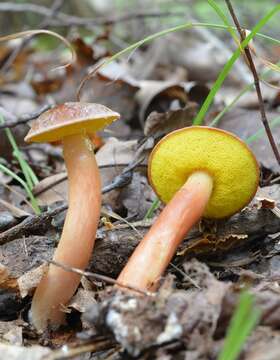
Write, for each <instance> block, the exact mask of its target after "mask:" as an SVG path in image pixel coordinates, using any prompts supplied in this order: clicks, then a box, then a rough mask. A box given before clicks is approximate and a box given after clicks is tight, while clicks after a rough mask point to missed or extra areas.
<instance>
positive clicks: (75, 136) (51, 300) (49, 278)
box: [25, 102, 119, 330]
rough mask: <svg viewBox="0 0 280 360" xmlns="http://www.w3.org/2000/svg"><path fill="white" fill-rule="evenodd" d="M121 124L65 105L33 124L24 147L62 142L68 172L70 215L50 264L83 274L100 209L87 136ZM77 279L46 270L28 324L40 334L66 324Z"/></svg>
mask: <svg viewBox="0 0 280 360" xmlns="http://www.w3.org/2000/svg"><path fill="white" fill-rule="evenodd" d="M118 118H119V114H118V113H116V112H113V111H112V110H110V109H108V108H107V107H105V106H103V105H99V104H89V103H80V102H76V103H65V104H62V105H58V106H56V107H55V108H53V109H51V110H48V111H46V112H45V113H43V114H42V115H41V116H40V117H39V118H38V119H37V120H35V121H34V122H33V124H32V127H31V129H30V131H29V133H28V134H27V136H26V138H25V140H26V141H27V142H54V141H62V144H63V154H64V159H65V163H66V167H67V172H68V188H69V190H68V195H69V199H68V203H69V207H68V211H67V215H66V219H65V223H64V227H63V231H62V235H61V239H60V241H59V244H58V247H57V249H56V251H55V254H54V260H55V261H58V262H60V263H63V264H65V265H68V266H71V267H77V268H80V269H85V267H86V266H87V265H88V261H89V258H90V256H91V253H92V249H93V246H94V241H95V233H96V229H97V226H98V221H99V216H100V207H101V184H100V175H99V170H98V166H97V163H96V160H95V155H94V149H93V146H92V143H91V141H90V139H89V136H90V135H92V134H93V133H95V132H96V131H98V130H101V129H102V128H104V127H105V126H107V125H109V124H110V123H111V122H113V121H114V120H116V119H118ZM79 282H80V276H79V275H77V274H74V273H72V272H67V271H65V270H63V269H62V268H59V267H56V266H54V265H50V266H49V268H48V270H47V273H46V274H45V275H44V276H43V279H42V280H41V282H40V284H39V285H38V287H37V289H36V291H35V295H34V297H33V300H32V306H31V321H32V323H33V324H34V326H35V327H36V328H37V329H38V330H44V329H45V328H46V327H47V325H59V324H61V323H63V322H64V319H65V313H64V312H63V309H62V306H63V305H66V304H67V303H68V301H69V300H70V299H71V297H72V295H73V294H74V292H75V291H76V289H77V287H78V285H79Z"/></svg>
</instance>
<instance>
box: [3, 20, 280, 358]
mask: <svg viewBox="0 0 280 360" xmlns="http://www.w3.org/2000/svg"><path fill="white" fill-rule="evenodd" d="M130 26H133V25H130ZM112 39H114V31H113V29H109V30H108V31H107V32H105V33H104V34H103V35H102V36H100V37H99V38H98V37H96V38H93V39H92V41H91V43H90V44H89V43H88V42H86V41H85V39H84V38H83V37H81V36H79V35H77V34H76V35H75V36H72V38H71V40H70V41H71V44H72V46H73V47H74V48H75V50H76V52H77V59H76V61H75V62H74V63H72V64H71V65H70V66H69V67H68V68H66V69H65V68H64V69H60V70H59V71H56V72H50V71H48V70H46V69H50V68H51V67H52V65H53V63H57V60H60V61H61V63H63V61H64V60H65V59H64V54H63V52H60V51H56V52H55V53H52V52H49V53H48V55H46V54H45V53H43V52H41V51H40V50H38V49H36V48H33V47H32V46H28V47H26V48H25V49H24V50H23V51H22V52H21V53H20V54H21V55H20V56H19V57H17V58H16V62H14V63H13V66H11V67H10V68H9V69H8V71H6V72H4V73H3V72H2V73H1V78H0V81H1V86H2V87H1V92H0V106H1V107H0V111H1V114H3V116H4V118H5V120H6V121H7V123H9V122H17V121H19V122H20V119H22V117H23V116H24V115H26V114H30V119H32V118H33V117H32V113H33V112H36V111H37V110H38V109H40V108H41V107H42V106H45V105H46V106H51V105H52V104H55V103H60V102H64V101H72V100H74V99H75V93H76V90H77V89H78V86H79V83H80V81H81V80H82V78H83V77H84V76H85V75H86V74H87V73H88V72H89V71H90V70H91V69H92V67H94V66H96V65H97V64H98V63H99V62H100V61H101V62H102V61H104V59H106V58H107V57H108V56H110V54H111V53H112V52H111V49H110V46H109V45H108V43H110V41H112V42H114V40H112ZM171 39H172V41H171ZM209 39H210V40H211V41H210V40H209ZM158 44H160V46H159V45H158ZM223 44H224V43H223V41H222V40H220V38H218V37H216V35H213V34H212V33H211V31H210V30H209V31H208V30H207V31H205V32H204V31H196V30H194V31H192V33H191V35H190V36H189V37H188V38H186V37H185V36H184V34H179V33H176V34H172V35H169V37H167V38H161V39H160V40H158V42H154V43H151V44H150V45H147V47H146V48H145V49H144V50H141V51H140V50H139V51H138V52H137V53H136V54H135V55H134V56H132V59H129V60H128V61H123V60H118V61H115V62H113V63H111V64H109V65H108V66H107V67H104V68H103V69H100V70H99V71H98V73H97V75H96V76H95V77H94V78H93V79H92V80H90V81H89V82H88V83H87V85H86V88H85V89H84V90H83V93H82V100H83V101H89V102H101V103H103V104H104V105H107V106H109V107H111V108H112V109H114V110H116V111H118V112H120V113H121V115H122V119H121V121H119V122H116V123H115V124H113V125H112V126H111V127H109V128H108V130H106V131H103V132H101V133H100V134H98V136H99V138H100V145H98V146H97V147H96V148H97V150H96V158H97V162H98V165H99V167H100V169H101V177H102V184H103V191H104V194H103V196H102V205H103V208H102V217H101V220H100V223H99V228H98V231H97V241H96V246H95V250H94V253H93V255H92V259H91V261H90V264H89V266H88V270H89V271H91V272H94V273H97V274H101V275H102V274H103V275H107V276H110V277H112V278H116V277H117V275H118V274H119V273H120V271H121V269H122V268H123V266H124V264H125V263H126V261H127V259H128V258H129V256H130V254H131V253H132V251H133V249H134V248H135V247H136V245H137V244H138V243H139V241H140V239H141V237H143V236H144V234H145V233H146V232H147V231H148V229H149V227H150V226H151V224H152V223H153V221H154V219H155V218H156V216H157V215H158V214H159V212H160V210H161V206H160V207H159V208H158V209H156V210H155V211H154V213H153V214H152V219H151V220H145V215H146V213H147V212H148V210H149V209H150V207H151V206H152V204H153V202H154V201H155V200H156V195H155V194H154V193H153V191H152V189H151V187H150V185H149V184H148V181H147V176H146V170H147V157H148V155H149V153H150V151H151V150H152V148H153V146H154V144H155V143H156V142H157V141H158V140H159V139H160V138H161V137H162V136H163V135H165V134H167V133H169V132H170V131H173V130H176V129H179V128H181V127H185V126H190V125H191V123H192V120H193V118H194V116H195V114H196V112H197V111H198V108H199V107H200V106H201V103H202V102H203V100H204V99H205V97H206V96H207V94H208V92H209V89H210V88H211V83H212V82H213V80H215V79H216V77H217V74H218V72H219V71H220V68H221V65H220V64H224V63H225V61H226V60H225V57H226V55H227V54H228V52H229V49H228V48H226V49H224V48H223V47H221V45H223ZM206 45H207V46H206ZM14 46H15V45H14V44H12V43H11V44H10V43H6V44H5V45H4V44H3V45H1V48H0V61H1V63H2V62H3V61H4V60H5V58H6V57H7V56H8V55H9V54H11V53H12V51H13V49H14ZM174 49H175V50H174ZM178 49H180V50H181V51H180V52H179V50H178ZM217 49H219V51H218V52H217ZM277 49H278V48H277ZM222 50H224V52H223V51H222ZM278 51H279V49H278ZM175 54H177V55H178V56H175ZM218 55H219V56H218ZM147 59H153V61H151V63H149V67H148V66H147V67H146V68H145V69H144V67H145V66H144V65H143V64H147ZM198 59H199V61H198ZM213 64H215V66H213ZM259 66H260V68H261V66H262V64H259ZM27 70H28V71H30V74H31V75H29V76H27V75H26V72H27ZM248 82H249V79H248V71H247V70H246V67H245V64H244V63H240V64H239V65H237V68H236V72H232V75H231V77H230V78H229V79H228V83H226V85H225V91H224V92H222V91H221V92H220V93H219V95H218V96H217V98H216V99H215V103H214V105H213V107H212V108H211V111H210V112H209V113H208V115H207V119H206V121H207V122H208V123H210V122H211V121H212V120H213V119H214V117H215V114H217V113H218V112H219V111H220V110H221V109H222V108H223V106H224V104H227V102H228V101H229V99H232V98H233V97H234V96H236V94H237V93H238V92H239V91H240V89H241V88H242V86H243V85H244V84H248ZM274 82H276V83H277V84H278V85H279V76H278V77H277V76H275V77H274ZM264 93H265V100H266V106H267V114H268V117H269V119H273V118H275V117H277V116H278V115H279V114H278V113H279V112H278V110H279V109H278V108H279V101H278V100H279V91H277V90H276V89H271V88H270V89H269V91H265V92H264ZM256 106H257V104H256V100H255V93H254V91H251V92H248V93H247V98H243V101H242V102H240V103H237V105H236V107H235V108H233V109H232V110H231V111H230V112H229V113H227V114H226V115H224V116H223V118H222V120H221V122H220V123H219V124H218V126H219V127H221V128H223V129H226V130H229V131H232V132H234V133H235V134H237V135H238V136H239V137H241V138H242V139H244V140H246V139H247V138H248V137H249V136H251V135H252V134H254V133H255V132H257V131H258V130H259V129H261V123H260V121H259V117H260V115H259V113H258V111H257V110H256ZM27 119H28V118H27ZM27 131H28V125H27V122H26V123H23V124H20V123H19V124H18V126H16V127H14V128H12V132H13V135H14V137H15V139H16V142H17V144H18V146H19V147H20V149H21V151H22V154H23V156H24V158H25V159H26V160H27V161H28V162H29V164H30V165H31V166H32V168H33V170H34V171H35V173H36V175H37V176H38V177H39V180H40V181H39V184H37V185H36V186H35V188H34V190H33V192H34V194H35V196H36V198H37V199H38V201H39V204H40V205H41V206H42V209H43V213H42V214H41V215H34V214H31V211H30V208H29V209H28V208H27V207H26V204H25V203H24V202H23V201H22V198H19V197H18V196H17V195H16V192H22V189H20V188H19V186H18V184H17V183H16V182H15V181H14V180H13V179H12V178H11V177H8V176H4V175H2V173H1V177H0V180H1V183H0V194H1V200H3V203H1V204H0V244H1V245H0V358H1V359H2V358H3V359H26V360H33V359H34V360H35V359H36V360H37V359H38V360H39V359H49V360H51V359H53V360H55V359H63V358H75V359H107V358H108V359H109V358H112V359H132V358H137V359H143V360H144V359H164V360H165V359H185V360H204V359H205V360H206V359H207V360H210V359H216V358H217V357H218V354H219V353H220V351H221V349H222V347H223V343H224V339H225V336H226V332H227V329H228V326H229V321H230V318H231V316H232V314H233V313H234V310H235V308H236V306H237V304H238V299H239V295H240V293H241V291H242V289H244V288H248V289H249V291H250V292H251V293H252V294H253V295H254V301H255V306H256V307H257V308H258V309H260V310H261V314H262V315H261V318H260V320H259V323H258V325H257V327H256V329H255V330H254V331H253V333H252V334H251V336H250V337H249V339H248V341H247V342H246V345H245V347H244V349H243V352H242V359H244V360H260V359H262V360H274V359H275V360H276V359H278V358H279V356H280V352H279V346H278V345H277V344H279V340H280V333H279V329H280V301H279V282H280V273H279V268H280V267H279V265H280V246H279V241H280V217H279V211H278V210H279V208H280V185H279V184H280V178H279V167H278V166H277V163H276V162H275V159H274V157H273V154H272V151H271V149H270V146H269V143H268V140H267V138H266V137H265V136H263V137H261V138H259V139H256V140H255V141H253V142H252V143H250V144H249V146H250V147H251V148H252V149H253V151H254V153H255V154H256V156H257V159H258V161H259V162H260V163H261V165H262V182H261V186H262V187H261V188H260V190H259V192H258V193H257V195H256V197H255V199H254V200H253V201H252V203H251V204H249V205H248V207H247V208H245V209H244V210H243V211H241V212H240V213H238V214H236V215H234V216H233V217H232V218H230V219H227V220H224V221H221V222H210V221H206V220H203V221H202V222H201V223H200V224H198V226H196V227H195V228H194V229H193V230H192V231H191V232H190V233H189V235H188V236H187V238H186V239H185V241H184V242H183V244H182V245H181V246H180V247H179V249H178V252H177V254H176V256H175V257H174V259H173V260H172V264H171V265H170V266H169V268H168V270H167V272H166V274H165V275H164V277H163V278H162V279H161V286H160V289H159V291H158V292H157V293H156V294H155V295H153V296H139V295H137V294H135V293H133V292H131V291H130V292H129V291H126V292H124V291H120V289H118V288H116V287H112V286H111V285H109V284H107V283H106V282H105V281H101V280H93V279H92V278H89V277H88V278H87V277H86V276H84V277H83V278H82V280H81V284H80V287H79V289H78V291H77V293H76V295H75V296H74V297H73V299H72V301H71V303H70V304H69V306H68V307H67V308H65V309H64V311H65V312H66V313H67V320H68V323H67V326H65V327H63V328H62V329H60V330H59V331H58V332H55V331H52V329H49V330H48V331H46V332H45V333H44V334H37V333H36V332H35V330H34V329H33V328H32V326H31V324H30V323H29V318H28V310H29V308H30V302H31V299H32V296H33V292H34V289H35V288H36V286H37V284H38V282H39V280H40V278H41V276H42V274H43V273H44V270H45V268H46V263H47V262H48V261H49V260H51V258H52V255H53V252H54V249H55V247H56V245H57V242H58V240H59V237H60V233H61V229H62V226H63V222H64V218H65V210H66V208H67V175H66V173H65V165H64V163H63V161H62V157H61V149H60V146H59V144H57V145H46V146H41V145H38V146H37V145H26V144H24V142H23V138H24V136H25V135H26V133H27ZM273 134H274V135H275V139H276V140H277V141H278V145H279V139H280V135H279V126H275V128H273ZM278 135H279V136H278ZM0 143H1V146H0V148H1V154H0V155H1V163H2V161H3V162H4V163H5V165H7V166H8V167H9V168H10V169H11V170H13V171H14V172H16V173H17V174H18V175H19V176H22V174H21V169H20V167H19V165H18V163H17V161H15V158H14V157H13V151H12V149H11V147H10V145H9V143H8V142H7V139H6V136H5V133H4V131H2V130H0ZM4 201H6V203H7V204H10V206H5V203H4ZM17 209H18V211H17ZM20 211H21V212H20ZM96 354H98V355H96ZM260 354H261V355H260Z"/></svg>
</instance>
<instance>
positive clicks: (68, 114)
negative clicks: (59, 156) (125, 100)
mask: <svg viewBox="0 0 280 360" xmlns="http://www.w3.org/2000/svg"><path fill="white" fill-rule="evenodd" d="M119 117H120V115H119V114H118V113H117V112H114V111H112V110H110V109H109V108H107V107H106V106H104V105H100V104H91V103H83V102H68V103H65V104H61V105H58V106H55V107H54V108H52V109H50V110H48V111H46V112H44V113H43V114H41V115H40V116H39V117H38V118H37V119H36V120H35V121H33V123H32V125H31V129H30V130H29V132H28V134H27V135H26V137H25V139H24V140H25V141H26V142H54V141H58V140H61V139H62V138H64V137H66V136H69V135H75V134H78V133H87V134H93V133H95V132H96V131H98V130H101V129H103V128H104V127H106V126H107V125H110V124H111V123H112V122H113V121H115V120H117V119H118V118H119Z"/></svg>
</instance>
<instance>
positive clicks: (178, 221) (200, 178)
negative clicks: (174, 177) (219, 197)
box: [118, 171, 213, 291]
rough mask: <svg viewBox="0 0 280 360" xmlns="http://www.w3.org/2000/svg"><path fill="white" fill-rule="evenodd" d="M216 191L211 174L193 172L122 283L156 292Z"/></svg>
mask: <svg viewBox="0 0 280 360" xmlns="http://www.w3.org/2000/svg"><path fill="white" fill-rule="evenodd" d="M212 188H213V180H212V177H211V176H210V175H208V174H207V173H206V172H203V171H197V172H195V173H193V174H192V175H191V176H190V177H189V178H188V180H187V181H186V183H185V184H184V185H183V186H182V188H181V189H180V190H179V191H178V192H177V193H176V194H175V195H174V197H173V198H172V200H171V201H170V202H169V203H168V204H167V205H166V207H165V208H164V209H163V211H162V212H161V214H160V215H159V217H158V219H157V220H156V222H155V223H154V224H153V226H152V227H151V229H150V230H149V232H148V233H147V234H146V236H145V237H144V238H143V240H142V241H141V242H140V244H139V245H138V246H137V248H136V249H135V250H134V252H133V254H132V256H131V257H130V259H129V260H128V263H127V264H126V266H125V267H124V269H123V270H122V272H121V274H120V275H119V277H118V282H120V283H122V284H124V285H129V286H132V287H135V288H138V289H141V290H150V291H153V290H155V289H156V287H157V282H158V280H159V278H160V276H161V275H162V274H163V272H164V271H165V269H166V268H167V266H168V264H169V262H170V261H171V259H172V257H173V256H174V254H175V252H176V249H177V247H178V246H179V244H180V243H181V242H182V240H183V239H184V237H185V235H186V234H187V232H188V231H189V229H190V228H191V227H192V226H193V225H194V224H195V223H196V222H197V221H198V220H199V219H200V218H201V216H202V215H203V212H204V209H205V207H206V205H207V202H208V200H209V198H210V196H211V193H212Z"/></svg>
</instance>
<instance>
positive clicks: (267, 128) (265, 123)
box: [225, 0, 280, 165]
mask: <svg viewBox="0 0 280 360" xmlns="http://www.w3.org/2000/svg"><path fill="white" fill-rule="evenodd" d="M225 2H226V4H227V7H228V9H229V12H230V15H231V17H232V19H233V21H234V24H235V26H236V28H237V31H238V32H239V35H240V38H241V40H242V41H243V40H244V39H245V37H246V35H245V33H244V30H243V29H242V28H241V26H240V23H239V21H238V19H237V17H236V14H235V12H234V9H233V7H232V4H231V2H230V0H225ZM244 53H245V56H246V59H247V61H248V65H249V68H250V70H251V72H252V75H253V77H254V84H255V88H256V92H257V96H258V100H259V108H260V112H261V119H262V123H263V126H264V128H265V131H266V134H267V137H268V140H269V143H270V145H271V148H272V150H273V153H274V156H275V158H276V160H277V162H278V164H279V165H280V154H279V151H278V148H277V145H276V143H275V140H274V137H273V135H272V132H271V129H270V126H269V123H268V121H267V117H266V113H265V108H264V102H263V97H262V92H261V87H260V80H259V76H258V73H257V70H256V67H255V64H254V61H253V58H252V55H251V51H250V48H249V46H246V47H245V48H244Z"/></svg>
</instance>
